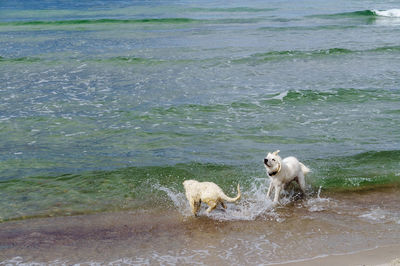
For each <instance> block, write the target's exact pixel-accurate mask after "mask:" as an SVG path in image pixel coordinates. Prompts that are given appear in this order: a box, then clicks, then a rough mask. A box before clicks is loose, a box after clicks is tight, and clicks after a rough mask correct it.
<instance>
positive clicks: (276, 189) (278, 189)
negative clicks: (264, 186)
mask: <svg viewBox="0 0 400 266" xmlns="http://www.w3.org/2000/svg"><path fill="white" fill-rule="evenodd" d="M281 189H282V185H276V186H275V197H274V203H278V202H279V195H280V194H281Z"/></svg>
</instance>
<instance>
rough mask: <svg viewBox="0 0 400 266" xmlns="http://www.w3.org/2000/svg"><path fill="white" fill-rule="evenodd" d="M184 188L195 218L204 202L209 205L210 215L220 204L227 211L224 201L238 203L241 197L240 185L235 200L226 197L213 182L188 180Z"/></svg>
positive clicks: (184, 183)
mask: <svg viewBox="0 0 400 266" xmlns="http://www.w3.org/2000/svg"><path fill="white" fill-rule="evenodd" d="M183 187H184V188H185V195H186V198H187V199H188V201H189V204H190V208H191V210H192V213H193V215H194V216H197V213H198V212H199V209H200V205H201V203H202V202H204V203H206V204H207V205H208V209H207V213H210V212H211V211H212V210H214V209H215V208H216V207H217V205H218V204H219V203H220V204H221V205H222V207H224V208H225V209H226V205H225V203H224V201H227V202H236V201H237V200H239V199H240V196H241V193H240V187H239V185H238V186H237V190H238V195H237V196H236V197H235V198H231V197H228V196H226V195H225V193H224V192H223V191H222V189H221V188H220V187H219V186H218V185H217V184H215V183H213V182H198V181H196V180H186V181H184V182H183Z"/></svg>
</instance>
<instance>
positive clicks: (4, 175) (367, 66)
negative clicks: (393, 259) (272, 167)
mask: <svg viewBox="0 0 400 266" xmlns="http://www.w3.org/2000/svg"><path fill="white" fill-rule="evenodd" d="M399 10H400V6H399V5H398V3H396V1H390V0H385V1H381V2H379V3H377V2H376V1H356V0H351V1H334V2H332V1H312V0H302V1H296V2H292V1H284V0H274V1H267V2H266V1H244V2H243V1H229V3H227V2H225V1H112V2H109V1H96V2H93V1H63V2H59V1H45V2H40V3H38V2H37V1H23V0H20V1H2V2H1V3H0V197H1V201H0V222H2V223H1V224H0V227H2V226H4V227H5V226H6V225H7V224H9V225H10V224H12V223H14V221H19V220H24V221H23V222H24V223H29V222H32V221H34V220H40V221H42V220H41V219H38V218H45V217H59V218H60V219H68V218H67V216H71V215H81V214H104V213H109V212H139V213H140V212H142V211H149V212H151V213H152V215H153V216H152V217H154V216H156V217H157V216H158V215H164V211H165V210H166V209H167V210H170V211H171V213H173V215H174V216H176V217H178V218H176V219H178V221H174V222H173V224H175V223H177V224H179V223H180V222H179V219H181V218H182V219H189V222H188V220H185V221H186V223H192V222H191V220H190V219H191V215H190V210H189V206H188V204H187V202H186V199H185V196H184V192H183V186H182V182H183V181H184V180H185V179H197V180H199V181H213V182H215V183H217V184H218V185H219V186H221V187H222V188H223V190H224V191H225V192H226V194H228V195H230V196H232V195H234V194H235V193H236V191H235V188H236V186H237V184H238V183H239V184H240V185H241V188H242V192H243V197H242V199H241V201H240V202H239V203H238V204H237V205H233V204H229V205H228V209H227V210H226V211H225V212H224V211H223V210H220V209H217V210H216V211H215V212H212V213H211V214H206V213H205V212H204V209H205V207H203V209H202V210H201V213H200V214H201V217H203V218H205V219H208V220H205V221H204V220H201V221H203V222H205V223H207V224H209V223H211V226H212V227H216V228H217V229H215V230H218V228H219V226H220V224H219V223H228V225H227V226H228V227H230V226H232V225H229V223H230V222H231V223H233V224H236V223H238V224H240V226H239V225H238V227H241V228H243V230H244V231H245V232H248V231H246V230H251V229H250V228H251V226H252V225H253V226H254V227H255V228H259V231H260V232H262V231H264V230H265V229H266V228H265V227H264V226H266V227H268V228H270V224H266V225H264V224H263V225H261V224H262V223H266V222H271V223H273V224H274V223H277V224H284V223H289V224H291V223H290V222H288V221H291V219H295V217H296V218H298V219H300V220H302V219H306V220H307V219H308V218H307V217H311V216H313V215H316V214H323V213H325V212H328V213H334V216H335V217H336V215H337V217H336V218H337V219H340V215H343V216H342V217H341V218H342V219H345V220H346V218H345V217H348V216H346V215H350V216H349V217H351V218H348V219H349V221H351V222H349V223H345V225H343V228H345V229H346V230H347V229H349V228H353V227H352V225H353V224H358V223H366V224H368V227H366V228H364V227H360V228H363V229H362V230H361V231H362V232H366V231H371V230H372V229H371V228H377V227H379V228H380V226H381V225H382V223H387V224H389V225H390V226H388V228H389V229H384V227H382V230H381V229H379V230H381V231H379V232H380V233H382V235H385V236H386V235H387V234H389V233H390V232H392V234H391V237H393V238H391V239H392V240H388V243H389V242H390V243H392V242H393V241H394V242H396V241H398V240H399V238H398V236H399V233H398V232H399V219H400V218H399V217H400V212H399V210H398V208H392V207H387V206H382V205H381V204H380V202H381V201H382V199H381V198H380V197H384V195H385V193H381V191H382V190H385V189H388V192H387V195H388V196H387V197H386V198H385V199H386V200H387V201H388V202H398V200H399V199H398V198H399V197H398V193H399V183H400V181H399V179H400V177H399V176H400V165H399V161H400V141H399V140H400V126H399V125H400V90H399V86H400V78H399V77H400V73H399V70H400V60H399V58H400V45H399V41H400V38H399V36H400V35H399V26H400V15H399V13H400V11H399ZM276 149H280V150H281V155H282V156H283V157H285V156H296V157H297V158H298V159H299V160H300V161H302V162H303V163H304V164H305V165H307V166H308V167H309V168H310V169H312V172H311V174H309V176H308V177H307V185H308V191H307V198H305V199H304V198H303V199H302V198H300V199H299V195H298V190H297V189H296V187H294V188H290V189H289V190H288V191H286V192H285V193H286V194H284V195H282V197H283V199H282V206H281V207H278V208H276V207H274V206H273V204H272V202H271V200H270V199H267V198H266V197H265V194H266V190H267V188H268V184H269V180H268V178H267V176H266V174H265V170H264V166H263V163H262V161H263V158H264V156H265V155H266V153H267V152H270V151H274V150H276ZM319 188H321V190H320V193H318V190H319ZM377 191H379V193H378V192H377ZM360 193H361V194H362V195H363V196H365V194H367V195H369V196H370V197H371V199H374V200H376V201H375V202H370V205H371V206H370V207H368V208H367V207H365V208H364V207H363V208H362V211H357V208H358V207H360V206H359V205H357V204H356V203H354V205H353V204H352V202H353V201H357V198H358V197H360ZM369 193H370V194H369ZM374 193H378V194H379V195H380V196H379V197H378V196H376V197H373V195H375V194H374ZM343 197H348V198H346V200H345V202H342V201H341V198H343ZM367 198H368V197H367ZM388 198H390V200H389V199H388ZM389 205H390V204H389ZM296 206H297V207H296ZM390 206H391V205H390ZM300 210H303V211H305V212H307V213H303V212H302V211H300ZM297 211H299V212H300V213H297ZM353 212H354V213H355V214H354V215H353V214H350V213H353ZM121 215H122V214H121ZM332 215H333V214H332ZM322 216H323V218H321V217H319V218H318V219H321V220H320V221H324V220H325V219H327V218H326V217H325V214H324V215H322ZM63 217H64V218H63ZM304 217H306V218H304ZM318 219H317V220H318ZM44 221H46V219H44ZM43 223H46V222H43ZM160 223H162V221H160ZM193 223H195V224H197V223H198V222H193ZM248 223H250V224H248ZM252 223H254V224H252ZM371 224H372V225H371ZM257 226H258V227H257ZM304 226H306V225H304ZM321 226H322V225H321ZM336 226H339V225H336ZM369 226H371V227H369ZM375 226H376V227H375ZM133 227H134V226H133ZM221 230H222V231H224V229H221ZM313 230H314V229H313ZM346 230H344V231H346ZM349 230H350V229H349ZM172 231H173V230H172ZM256 231H257V230H256ZM306 231H307V230H306ZM224 232H225V231H224ZM307 232H311V231H307ZM346 232H347V231H346ZM393 232H396V233H393ZM271 234H272V233H271ZM277 234H278V233H277ZM262 235H263V234H262ZM327 235H329V233H327ZM220 237H221V239H220V240H221V241H222V242H224V241H225V242H226V241H228V240H227V239H230V238H232V239H234V238H235V237H236V236H235V234H233V235H230V236H229V235H228V236H227V238H226V239H224V237H223V236H222V235H220ZM376 237H377V236H376V235H369V236H367V237H366V238H365V239H369V240H370V241H372V239H375V238H376ZM196 239H197V240H199V238H196ZM217 239H219V238H217ZM256 239H259V241H261V242H262V243H264V242H265V241H267V240H268V239H269V237H268V235H266V234H264V237H262V236H259V235H257V236H254V235H251V234H250V235H249V239H248V241H252V240H254V241H256ZM301 239H303V240H304V239H306V233H305V234H304V235H300V236H299V241H301ZM344 239H347V238H340V237H337V239H336V240H333V242H335V243H341V242H342V241H345V240H344ZM360 239H363V240H362V241H361V240H360V241H359V243H362V242H363V241H364V240H365V239H364V238H360ZM143 241H144V240H143ZM199 241H200V240H199ZM202 241H203V240H202ZM204 241H205V240H204ZM246 241H247V240H246ZM263 241H264V242H263ZM346 241H347V240H346ZM228 242H229V241H228ZM256 242H257V241H256ZM364 242H365V241H364ZM383 242H384V241H383ZM383 242H382V243H383ZM143 243H144V242H143ZM143 243H142V244H143ZM265 243H266V242H265ZM271 243H272V242H271ZM383 244H385V243H383ZM8 245H9V244H7V245H6V244H4V245H2V246H0V248H1V247H3V246H5V247H8ZM243 245H244V244H243ZM271 245H272V244H271ZM17 246H18V245H17ZM117 246H118V245H117ZM239 246H241V245H240V244H239ZM272 246H273V245H272ZM272 246H268V248H267V247H264V248H263V247H262V245H261V247H260V249H261V250H263V251H264V252H265V250H266V249H270V248H271V247H272ZM334 246H335V248H332V252H331V253H334V252H336V251H338V250H337V249H336V247H337V246H340V245H334ZM355 246H357V245H355ZM359 248H360V249H362V248H365V247H364V246H362V245H360V246H359ZM1 249H2V248H1ZM177 249H179V248H177ZM217 249H218V248H217ZM6 250H8V248H6ZM11 250H12V249H11ZM163 250H164V249H162V250H160V254H161V255H166V253H165V252H167V251H165V250H164V251H163ZM142 251H143V254H147V253H146V252H147V251H146V249H145V248H144V250H142ZM339 251H340V250H339ZM30 252H31V251H27V252H25V253H24V254H29V253H30ZM32 252H33V251H32ZM187 252H188V253H190V252H193V250H191V251H187ZM204 252H205V253H207V252H208V253H210V250H209V249H204ZM321 252H322V251H321ZM340 252H342V251H340ZM116 253H118V251H116ZM167 253H168V252H167ZM211 253H212V252H211ZM211 253H210V254H211ZM234 253H235V252H234V251H232V254H233V255H232V256H233V257H232V256H231V257H226V260H228V261H229V259H230V258H231V259H232V258H234V257H235V255H234ZM328 253H329V252H328ZM9 254H10V256H12V255H11V254H13V255H18V252H17V253H13V252H12V251H10V253H9ZM172 254H175V255H171V254H170V256H172V257H171V260H173V259H174V258H175V259H177V257H174V256H177V255H176V253H173V252H172ZM260 254H262V252H261V253H260ZM268 254H269V253H268ZM268 254H267V253H264V257H263V256H261V255H260V256H261V257H257V256H254V257H253V260H252V261H248V263H250V262H253V263H254V262H259V261H260V260H261V258H262V260H265V261H284V260H285V259H284V258H283V255H282V257H279V256H278V257H274V256H273V255H272V253H271V254H269V255H268ZM318 254H319V253H317V254H309V256H316V255H318ZM161 255H160V256H161ZM275 255H276V254H275ZM71 256H72V255H71ZM215 256H216V255H215V254H214V255H210V256H209V257H210V258H215ZM12 257H13V256H12ZM66 257H67V259H68V256H63V258H66ZM121 257H122V255H121V256H120V257H118V256H117V258H116V260H118V259H121ZM132 257H134V256H133V255H132V254H129V252H128V253H127V254H126V258H132ZM5 259H12V258H10V257H9V256H7V257H4V260H5ZM50 259H53V260H56V259H57V256H53V257H52V256H50V257H49V260H50ZM81 259H82V261H86V260H85V256H82V257H81ZM103 259H104V258H103ZM143 259H145V257H143ZM38 261H43V260H41V258H40V256H39V257H38ZM93 261H101V260H96V256H93ZM104 261H107V260H106V259H104ZM109 261H111V260H109ZM109 261H108V262H109ZM155 261H158V260H155ZM160 261H161V259H160ZM211 261H212V260H211ZM234 261H235V260H232V261H231V262H234ZM152 262H154V261H152ZM203 262H204V261H203Z"/></svg>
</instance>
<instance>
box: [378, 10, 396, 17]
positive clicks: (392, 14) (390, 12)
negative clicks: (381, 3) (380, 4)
mask: <svg viewBox="0 0 400 266" xmlns="http://www.w3.org/2000/svg"><path fill="white" fill-rule="evenodd" d="M372 12H374V13H375V14H376V15H377V16H382V17H391V18H400V9H388V10H382V11H380V10H372Z"/></svg>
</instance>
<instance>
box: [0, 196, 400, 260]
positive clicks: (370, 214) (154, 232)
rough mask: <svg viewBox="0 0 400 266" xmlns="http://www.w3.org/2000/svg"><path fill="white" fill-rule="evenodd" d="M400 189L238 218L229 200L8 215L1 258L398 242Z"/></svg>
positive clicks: (176, 256)
mask: <svg viewBox="0 0 400 266" xmlns="http://www.w3.org/2000/svg"><path fill="white" fill-rule="evenodd" d="M398 193H399V191H398V190H394V189H383V190H377V191H374V192H370V193H365V192H362V193H355V192H353V193H343V194H342V193H336V194H334V196H332V197H331V196H327V195H325V196H324V195H320V196H319V197H311V198H309V199H304V200H297V201H294V202H290V203H288V204H286V205H284V206H281V207H278V208H275V209H273V210H272V209H269V210H267V211H265V212H264V213H263V214H262V215H259V216H258V217H257V218H254V219H237V220H235V218H234V217H235V215H237V213H236V210H235V206H234V204H228V208H227V210H226V211H223V210H222V209H217V210H216V211H214V212H212V213H211V214H210V215H209V216H208V217H207V216H206V215H202V216H200V218H194V217H190V216H187V215H186V210H181V209H178V210H179V211H177V210H176V209H171V210H162V211H154V210H153V211H131V212H122V213H121V212H119V213H103V214H96V215H88V216H73V217H67V218H61V217H58V218H47V219H36V220H25V221H19V222H9V223H5V224H3V225H2V231H1V233H0V236H1V238H0V239H1V241H0V244H1V247H2V249H3V254H2V256H3V257H4V258H8V259H7V260H4V261H3V262H2V263H3V264H5V263H6V262H14V263H23V262H27V263H32V262H38V263H39V262H41V263H48V262H51V263H53V264H56V265H57V264H63V263H67V264H72V263H79V264H80V265H96V264H99V263H100V264H110V265H114V264H121V263H122V264H125V265H136V264H151V265H154V264H176V263H178V264H202V265H204V264H207V265H210V264H221V265H232V264H246V265H249V264H255V263H262V264H271V263H283V262H289V261H299V260H305V259H310V258H314V257H321V256H324V255H329V254H346V253H352V252H354V251H359V250H366V249H372V248H375V247H377V246H383V245H389V244H398V243H399V236H400V227H399V224H400V212H399V209H398V205H399V203H400V202H399V197H398ZM177 207H178V206H177ZM204 208H205V207H204ZM230 216H232V217H233V219H231V220H229V221H226V219H220V217H225V218H226V217H230ZM247 218H249V217H247ZM71 254H73V256H71Z"/></svg>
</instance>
